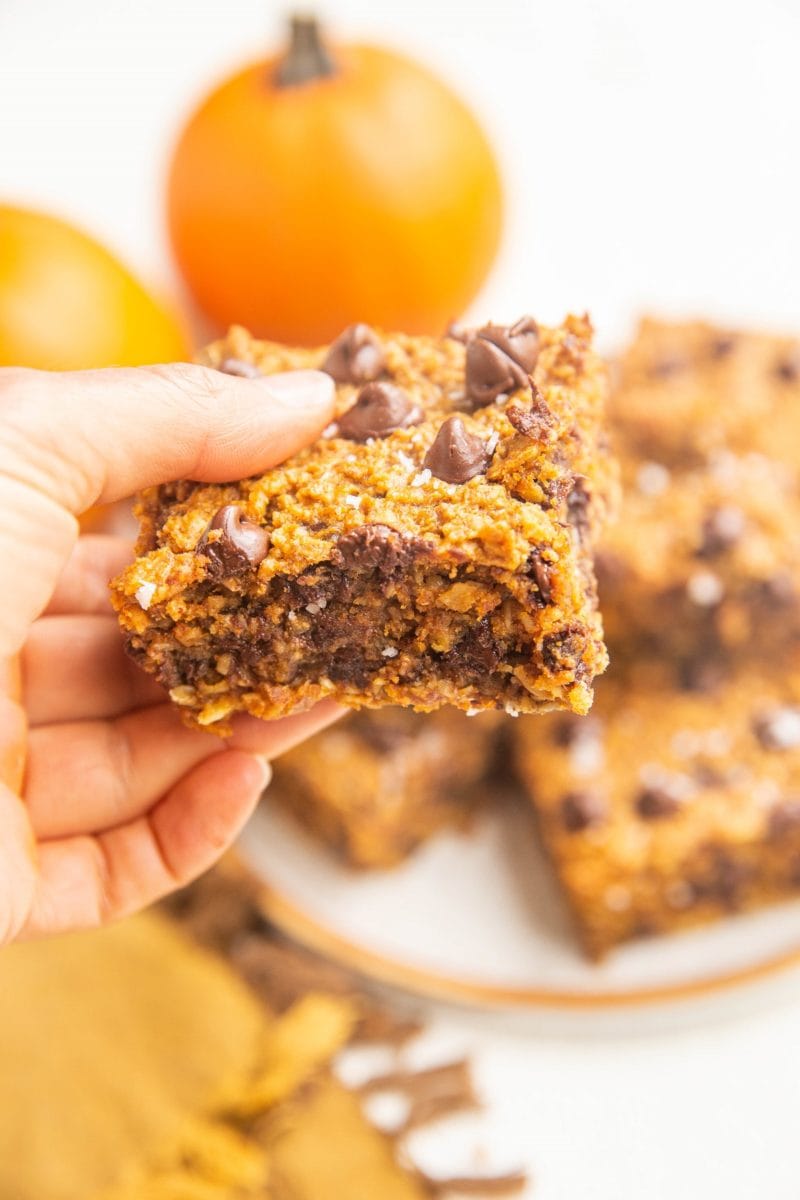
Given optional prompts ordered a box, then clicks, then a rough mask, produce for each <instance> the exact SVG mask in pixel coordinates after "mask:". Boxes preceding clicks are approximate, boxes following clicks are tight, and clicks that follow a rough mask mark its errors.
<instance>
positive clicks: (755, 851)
mask: <svg viewBox="0 0 800 1200" xmlns="http://www.w3.org/2000/svg"><path fill="white" fill-rule="evenodd" d="M513 732H514V737H515V756H516V764H517V769H518V772H519V775H520V777H521V779H522V780H523V782H524V783H525V785H526V787H527V790H528V794H529V797H530V799H531V802H532V804H533V806H534V809H535V812H536V815H537V817H538V825H539V829H540V831H541V835H542V838H543V840H544V844H545V847H546V849H547V851H548V854H549V856H550V858H551V860H552V862H553V865H554V867H555V870H556V873H557V876H558V879H559V882H560V883H561V885H562V887H563V889H564V892H565V895H566V898H567V900H568V902H569V904H570V907H571V909H572V912H573V914H574V916H575V919H576V923H577V927H578V931H579V934H580V936H581V939H582V943H583V945H584V948H585V949H586V951H587V953H588V954H590V955H591V956H592V957H601V956H602V955H604V954H605V953H606V952H607V951H609V950H610V949H611V948H612V947H614V946H615V945H617V944H618V943H620V942H624V941H627V940H629V939H630V938H635V937H642V936H647V935H653V934H660V933H668V932H671V931H672V930H677V929H682V928H686V927H689V926H692V925H697V924H701V923H703V922H706V921H711V920H714V919H716V918H718V917H721V916H724V915H725V914H727V913H730V912H735V911H740V910H743V909H749V908H754V907H757V906H759V905H762V904H766V903H770V902H774V901H776V900H780V899H784V898H787V897H789V896H796V895H798V894H800V793H798V787H797V783H798V778H800V685H799V684H798V681H797V680H796V679H795V680H791V679H789V678H787V679H785V680H781V679H779V678H771V677H768V676H765V675H761V676H758V675H755V674H751V673H747V672H746V673H744V674H741V675H739V676H737V677H735V678H733V679H729V680H727V681H726V682H725V683H724V685H723V686H721V687H719V688H718V689H716V690H715V691H713V692H712V693H709V694H701V693H698V692H689V691H681V690H679V689H678V688H677V687H675V686H674V685H673V684H672V682H671V680H670V679H669V678H668V677H666V676H665V675H660V674H656V673H653V674H650V673H649V672H648V673H646V674H643V675H642V676H641V677H640V678H639V679H637V680H635V681H633V683H632V682H631V681H630V680H627V679H625V678H624V677H623V678H615V679H611V678H609V679H608V680H604V681H603V683H602V684H601V685H600V687H599V688H598V696H597V704H596V707H595V711H594V712H593V713H592V715H591V716H590V717H588V718H587V719H586V720H584V721H581V720H577V719H575V718H574V717H572V716H570V715H567V714H558V715H555V714H554V715H551V716H547V717H544V718H542V719H541V720H536V721H532V720H527V719H525V720H520V721H518V722H516V723H515V726H514V731H513Z"/></svg>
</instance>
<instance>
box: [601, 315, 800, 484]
mask: <svg viewBox="0 0 800 1200" xmlns="http://www.w3.org/2000/svg"><path fill="white" fill-rule="evenodd" d="M611 412H612V415H613V419H614V423H615V426H616V431H617V437H618V439H619V444H620V448H622V447H623V446H625V445H627V447H628V449H629V450H630V451H631V452H632V454H633V455H638V456H640V457H641V458H643V459H645V460H647V459H650V458H654V459H656V461H658V462H665V463H667V464H669V465H676V466H680V467H686V466H688V465H690V464H691V463H697V462H702V461H703V459H704V458H705V457H706V456H707V455H708V454H709V453H711V452H713V451H717V450H725V449H727V450H734V451H737V452H749V451H756V452H758V453H761V454H765V455H767V456H768V457H771V458H775V459H777V460H778V461H784V462H787V463H789V464H790V465H791V466H793V467H800V339H798V338H797V337H791V336H780V335H774V334H766V333H759V332H748V331H741V330H731V329H724V328H721V327H720V326H717V325H712V324H709V323H708V322H704V321H684V322H670V321H662V320H658V319H656V318H653V317H647V318H645V319H644V320H643V321H642V322H641V324H640V326H639V329H638V331H637V334H636V337H635V338H634V339H633V341H632V343H631V344H630V346H629V347H628V348H627V350H626V351H625V353H624V355H623V356H622V359H621V362H620V364H619V379H618V386H617V388H616V389H615V393H614V397H613V401H612V404H611Z"/></svg>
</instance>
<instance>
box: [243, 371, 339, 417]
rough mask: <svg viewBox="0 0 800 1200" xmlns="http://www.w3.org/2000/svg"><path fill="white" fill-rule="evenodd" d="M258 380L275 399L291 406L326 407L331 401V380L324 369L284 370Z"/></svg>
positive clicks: (332, 391) (332, 390) (332, 388)
mask: <svg viewBox="0 0 800 1200" xmlns="http://www.w3.org/2000/svg"><path fill="white" fill-rule="evenodd" d="M259 382H260V383H263V386H265V387H266V388H268V389H269V391H270V393H271V394H272V395H273V396H274V397H275V399H276V400H279V401H280V402H281V403H282V404H287V405H291V406H292V407H293V408H295V407H298V406H302V407H310V408H328V407H330V405H331V404H332V403H333V393H334V385H333V380H332V379H331V377H330V375H326V374H325V372H324V371H286V372H284V373H283V374H281V375H265V376H264V378H263V381H261V380H260V381H259Z"/></svg>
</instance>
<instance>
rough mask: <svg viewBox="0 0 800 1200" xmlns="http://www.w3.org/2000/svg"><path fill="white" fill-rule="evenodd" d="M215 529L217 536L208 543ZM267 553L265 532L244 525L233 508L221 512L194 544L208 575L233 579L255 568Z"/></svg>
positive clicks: (245, 523)
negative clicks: (230, 576)
mask: <svg viewBox="0 0 800 1200" xmlns="http://www.w3.org/2000/svg"><path fill="white" fill-rule="evenodd" d="M217 529H218V530H220V536H219V537H218V538H215V539H212V540H209V534H210V533H211V531H212V530H217ZM268 549H269V533H268V532H267V530H266V529H262V527H261V526H260V525H256V524H255V522H253V521H248V519H247V518H246V517H245V516H243V515H242V510H241V509H240V508H239V507H238V506H237V505H236V504H226V505H225V507H224V508H221V509H220V510H219V512H218V513H217V514H216V516H215V517H214V519H213V520H212V521H211V524H210V525H209V526H208V528H207V529H206V531H205V533H204V534H203V536H202V537H201V539H200V541H199V542H198V543H197V553H198V554H202V555H203V556H204V557H205V558H207V559H208V560H209V565H210V569H211V570H212V572H213V573H214V574H219V575H237V574H240V573H241V572H242V571H247V570H248V569H250V568H252V567H257V566H258V564H259V563H260V562H261V561H262V560H263V559H264V558H265V557H266V554H267V550H268Z"/></svg>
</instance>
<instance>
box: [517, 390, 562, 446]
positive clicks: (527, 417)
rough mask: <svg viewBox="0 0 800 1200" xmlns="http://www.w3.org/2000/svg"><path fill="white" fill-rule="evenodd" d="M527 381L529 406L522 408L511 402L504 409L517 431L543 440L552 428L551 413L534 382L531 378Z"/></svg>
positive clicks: (524, 435) (525, 435)
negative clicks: (529, 393)
mask: <svg viewBox="0 0 800 1200" xmlns="http://www.w3.org/2000/svg"><path fill="white" fill-rule="evenodd" d="M529 382H530V389H531V403H530V407H529V408H522V407H521V405H518V404H512V405H510V406H509V407H508V408H507V409H506V416H507V417H508V419H509V421H510V422H511V424H512V425H513V426H514V428H515V429H516V431H517V433H521V434H522V435H523V437H529V438H535V439H536V440H537V441H543V440H544V438H545V437H546V436H547V433H548V431H549V430H550V429H551V428H552V425H553V414H552V413H551V411H550V409H549V408H548V407H547V404H546V403H545V399H544V397H543V396H542V393H541V392H540V391H539V389H538V387H537V386H536V384H535V383H534V382H533V380H532V379H531V380H530V381H529Z"/></svg>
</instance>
